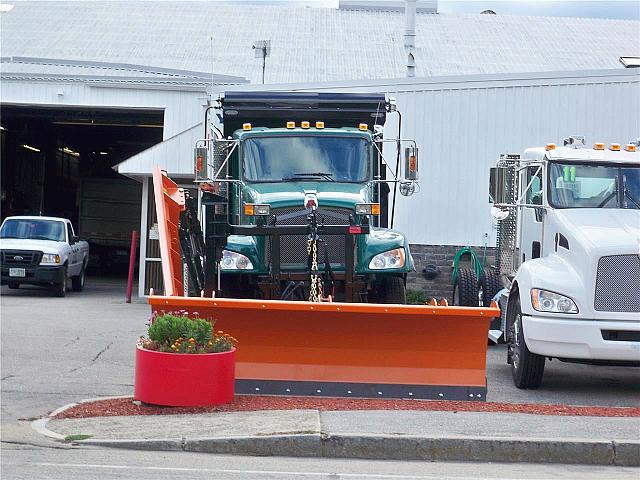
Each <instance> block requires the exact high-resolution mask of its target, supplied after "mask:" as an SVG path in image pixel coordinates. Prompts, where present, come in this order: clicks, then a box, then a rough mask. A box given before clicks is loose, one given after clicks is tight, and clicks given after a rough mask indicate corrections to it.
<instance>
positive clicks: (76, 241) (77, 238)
mask: <svg viewBox="0 0 640 480" xmlns="http://www.w3.org/2000/svg"><path fill="white" fill-rule="evenodd" d="M79 241H80V237H79V236H78V235H73V236H72V237H71V241H70V242H69V244H71V245H73V244H74V243H78V242H79Z"/></svg>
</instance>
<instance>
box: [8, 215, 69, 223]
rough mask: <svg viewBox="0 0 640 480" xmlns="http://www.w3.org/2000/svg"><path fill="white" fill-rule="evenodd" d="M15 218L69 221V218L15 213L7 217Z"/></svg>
mask: <svg viewBox="0 0 640 480" xmlns="http://www.w3.org/2000/svg"><path fill="white" fill-rule="evenodd" d="M8 219H14V220H54V221H58V222H68V221H69V220H68V219H66V218H62V217H43V216H40V215H15V216H12V217H7V218H5V220H8Z"/></svg>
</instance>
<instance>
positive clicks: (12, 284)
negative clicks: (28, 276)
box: [9, 282, 20, 290]
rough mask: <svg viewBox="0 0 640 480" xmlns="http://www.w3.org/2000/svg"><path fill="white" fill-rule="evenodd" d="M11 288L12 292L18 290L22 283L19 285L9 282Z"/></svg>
mask: <svg viewBox="0 0 640 480" xmlns="http://www.w3.org/2000/svg"><path fill="white" fill-rule="evenodd" d="M9 288H10V289H11V290H17V289H18V288H20V283H18V282H9Z"/></svg>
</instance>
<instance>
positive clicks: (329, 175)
mask: <svg viewBox="0 0 640 480" xmlns="http://www.w3.org/2000/svg"><path fill="white" fill-rule="evenodd" d="M308 177H312V178H322V179H323V180H326V181H327V182H335V180H334V179H333V178H332V177H333V173H327V172H308V173H294V174H293V176H292V177H284V178H283V179H282V181H284V182H292V181H296V180H305V179H306V178H308Z"/></svg>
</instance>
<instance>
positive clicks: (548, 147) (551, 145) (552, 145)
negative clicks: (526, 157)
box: [544, 143, 556, 152]
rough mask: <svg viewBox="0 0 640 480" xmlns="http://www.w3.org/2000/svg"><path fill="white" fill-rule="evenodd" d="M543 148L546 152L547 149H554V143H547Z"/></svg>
mask: <svg viewBox="0 0 640 480" xmlns="http://www.w3.org/2000/svg"><path fill="white" fill-rule="evenodd" d="M544 149H545V150H546V151H547V152H548V151H549V150H555V149H556V144H555V143H547V146H546V147H544Z"/></svg>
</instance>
